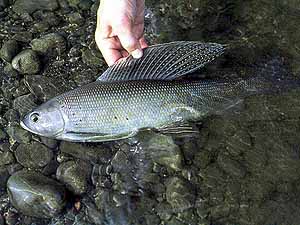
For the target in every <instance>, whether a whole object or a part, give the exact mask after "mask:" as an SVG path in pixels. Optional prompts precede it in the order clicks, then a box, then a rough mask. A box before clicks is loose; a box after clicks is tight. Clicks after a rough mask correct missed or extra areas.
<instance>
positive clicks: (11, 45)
mask: <svg viewBox="0 0 300 225" xmlns="http://www.w3.org/2000/svg"><path fill="white" fill-rule="evenodd" d="M18 52H19V44H18V42H17V41H15V40H9V41H7V42H5V43H4V44H3V45H2V48H1V49H0V58H1V59H3V60H4V61H6V62H11V60H12V59H13V57H15V56H16V55H17V54H18Z"/></svg>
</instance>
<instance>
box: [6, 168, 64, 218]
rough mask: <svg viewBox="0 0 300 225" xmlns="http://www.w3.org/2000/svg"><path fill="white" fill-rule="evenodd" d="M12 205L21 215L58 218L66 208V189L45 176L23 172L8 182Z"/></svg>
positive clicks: (17, 173)
mask: <svg viewBox="0 0 300 225" xmlns="http://www.w3.org/2000/svg"><path fill="white" fill-rule="evenodd" d="M7 190H8V194H9V199H10V201H11V203H12V205H13V206H14V207H15V208H17V209H18V210H20V212H21V213H23V214H24V215H28V216H33V217H38V218H51V217H53V216H57V215H58V214H59V213H60V212H61V211H62V209H63V208H64V206H65V188H64V186H63V185H62V184H60V183H58V182H57V181H55V180H53V179H50V178H48V177H45V176H44V175H42V174H40V173H37V172H34V171H27V170H22V171H18V172H16V173H14V174H13V175H12V176H11V177H10V178H9V180H8V182H7Z"/></svg>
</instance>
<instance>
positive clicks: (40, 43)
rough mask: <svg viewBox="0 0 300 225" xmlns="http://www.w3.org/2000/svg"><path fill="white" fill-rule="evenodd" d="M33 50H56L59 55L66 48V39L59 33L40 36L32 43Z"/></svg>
mask: <svg viewBox="0 0 300 225" xmlns="http://www.w3.org/2000/svg"><path fill="white" fill-rule="evenodd" d="M30 45H31V47H32V50H34V51H36V52H40V53H43V54H45V53H47V52H49V51H50V50H55V51H56V52H57V53H58V54H59V55H60V54H61V53H63V52H64V51H65V50H66V41H65V39H64V38H63V37H62V36H61V35H59V34H58V33H50V34H46V35H45V36H42V37H40V38H36V39H33V40H32V41H31V43H30Z"/></svg>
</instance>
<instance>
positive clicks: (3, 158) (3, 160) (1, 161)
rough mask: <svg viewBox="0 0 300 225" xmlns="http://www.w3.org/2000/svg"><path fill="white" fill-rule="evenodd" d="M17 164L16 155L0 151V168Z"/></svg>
mask: <svg viewBox="0 0 300 225" xmlns="http://www.w3.org/2000/svg"><path fill="white" fill-rule="evenodd" d="M14 162H15V159H14V155H13V153H12V152H10V151H3V152H2V151H0V166H4V165H8V164H12V163H14Z"/></svg>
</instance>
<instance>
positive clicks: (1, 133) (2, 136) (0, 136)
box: [0, 129, 7, 141]
mask: <svg viewBox="0 0 300 225" xmlns="http://www.w3.org/2000/svg"><path fill="white" fill-rule="evenodd" d="M6 138H7V134H6V132H5V131H4V130H2V129H0V141H3V140H5V139H6Z"/></svg>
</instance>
